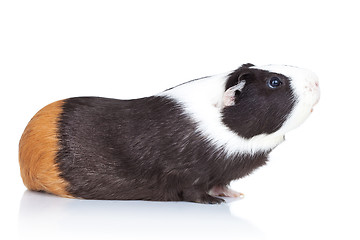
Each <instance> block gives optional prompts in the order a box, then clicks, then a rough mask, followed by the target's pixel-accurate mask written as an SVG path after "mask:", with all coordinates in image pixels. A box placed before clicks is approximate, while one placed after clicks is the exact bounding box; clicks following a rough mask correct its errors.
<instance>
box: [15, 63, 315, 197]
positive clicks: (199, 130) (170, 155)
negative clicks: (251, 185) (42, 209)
mask: <svg viewBox="0 0 360 240" xmlns="http://www.w3.org/2000/svg"><path fill="white" fill-rule="evenodd" d="M319 96H320V91H319V83H318V78H317V77H316V75H315V74H314V73H312V72H311V71H309V70H305V69H301V68H297V67H292V66H286V65H266V66H255V65H253V64H249V63H248V64H244V65H242V66H241V67H239V68H238V69H236V70H234V71H231V72H228V73H225V74H220V75H215V76H210V77H204V78H200V79H195V80H192V81H189V82H186V83H183V84H180V85H178V86H175V87H173V88H170V89H167V90H165V91H163V92H161V93H159V94H156V95H153V96H150V97H144V98H140V99H133V100H118V99H110V98H100V97H75V98H69V99H65V100H61V101H57V102H54V103H51V104H49V105H47V106H46V107H44V108H43V109H41V110H40V111H39V112H38V113H36V115H35V116H34V117H33V118H32V119H31V121H30V122H29V123H28V125H27V127H26V129H25V131H24V133H23V134H22V137H21V140H20V143H19V162H20V170H21V177H22V179H23V182H24V184H25V186H26V187H27V188H28V189H30V190H34V191H44V192H48V193H52V194H55V195H58V196H62V197H69V198H81V199H112V200H115V199H118V200H153V201H190V202H197V203H221V202H223V201H224V200H223V199H222V198H219V196H225V197H240V196H242V194H241V193H238V192H236V191H233V190H231V189H230V188H228V185H229V183H230V182H231V181H232V180H235V179H239V178H242V177H244V176H246V175H248V174H249V173H251V172H252V171H253V170H254V169H256V168H258V167H260V166H262V165H264V164H265V163H266V161H267V158H268V155H269V153H270V152H271V151H272V150H273V149H274V148H275V147H276V146H278V145H279V144H280V143H281V142H283V141H284V139H285V138H284V135H285V134H286V133H287V132H288V131H290V130H292V129H293V128H295V127H297V126H299V125H300V124H301V123H302V122H303V121H304V120H305V119H306V118H307V117H308V116H309V114H310V113H311V112H312V109H313V107H314V105H315V104H316V103H317V102H318V100H319Z"/></svg>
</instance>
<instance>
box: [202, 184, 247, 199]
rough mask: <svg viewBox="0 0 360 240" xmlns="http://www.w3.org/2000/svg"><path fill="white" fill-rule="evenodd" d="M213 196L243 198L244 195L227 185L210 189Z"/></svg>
mask: <svg viewBox="0 0 360 240" xmlns="http://www.w3.org/2000/svg"><path fill="white" fill-rule="evenodd" d="M209 194H210V195H211V196H219V197H233V198H243V197H244V194H242V193H240V192H237V191H234V190H232V189H230V188H228V187H227V186H225V185H216V186H214V187H213V188H211V189H210V191H209Z"/></svg>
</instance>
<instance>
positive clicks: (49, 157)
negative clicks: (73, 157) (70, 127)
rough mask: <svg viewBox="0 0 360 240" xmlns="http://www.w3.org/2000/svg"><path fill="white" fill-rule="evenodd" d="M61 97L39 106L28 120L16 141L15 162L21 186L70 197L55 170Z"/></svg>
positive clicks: (65, 185)
mask: <svg viewBox="0 0 360 240" xmlns="http://www.w3.org/2000/svg"><path fill="white" fill-rule="evenodd" d="M62 106H63V101H57V102H54V103H52V104H49V105H47V106H46V107H44V108H43V109H41V110H40V111H39V112H38V113H36V114H35V116H34V117H33V118H32V119H31V120H30V122H29V123H28V125H27V126H26V128H25V131H24V133H23V135H22V137H21V139H20V143H19V163H20V171H21V177H22V179H23V182H24V184H25V186H26V187H27V188H28V189H30V190H34V191H45V192H48V193H53V194H56V195H59V196H62V197H72V196H71V195H70V194H69V193H68V192H67V191H66V187H67V185H68V183H67V182H66V181H65V180H64V179H62V178H61V177H60V176H59V174H60V172H59V169H58V167H57V164H56V161H55V158H56V154H57V152H58V150H59V139H58V125H57V124H58V120H59V116H60V114H61V113H62Z"/></svg>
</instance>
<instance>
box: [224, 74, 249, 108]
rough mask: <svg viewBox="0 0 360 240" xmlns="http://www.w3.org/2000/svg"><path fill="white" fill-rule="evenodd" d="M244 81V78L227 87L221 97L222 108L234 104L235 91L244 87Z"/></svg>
mask: <svg viewBox="0 0 360 240" xmlns="http://www.w3.org/2000/svg"><path fill="white" fill-rule="evenodd" d="M245 83H246V82H245V81H244V80H241V81H239V83H238V84H236V85H234V86H232V87H230V88H228V89H227V90H226V91H225V93H224V95H223V98H222V105H221V106H222V108H224V107H228V106H233V105H235V95H236V92H237V91H238V92H240V91H241V90H242V89H243V88H244V86H245Z"/></svg>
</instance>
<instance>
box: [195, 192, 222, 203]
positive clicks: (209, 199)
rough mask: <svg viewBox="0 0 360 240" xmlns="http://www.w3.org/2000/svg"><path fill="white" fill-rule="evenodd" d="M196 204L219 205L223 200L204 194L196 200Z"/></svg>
mask: <svg viewBox="0 0 360 240" xmlns="http://www.w3.org/2000/svg"><path fill="white" fill-rule="evenodd" d="M196 202H197V203H207V204H220V203H223V202H225V200H224V199H222V198H218V197H214V196H211V195H209V194H204V195H202V196H201V197H200V199H198V200H196Z"/></svg>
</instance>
